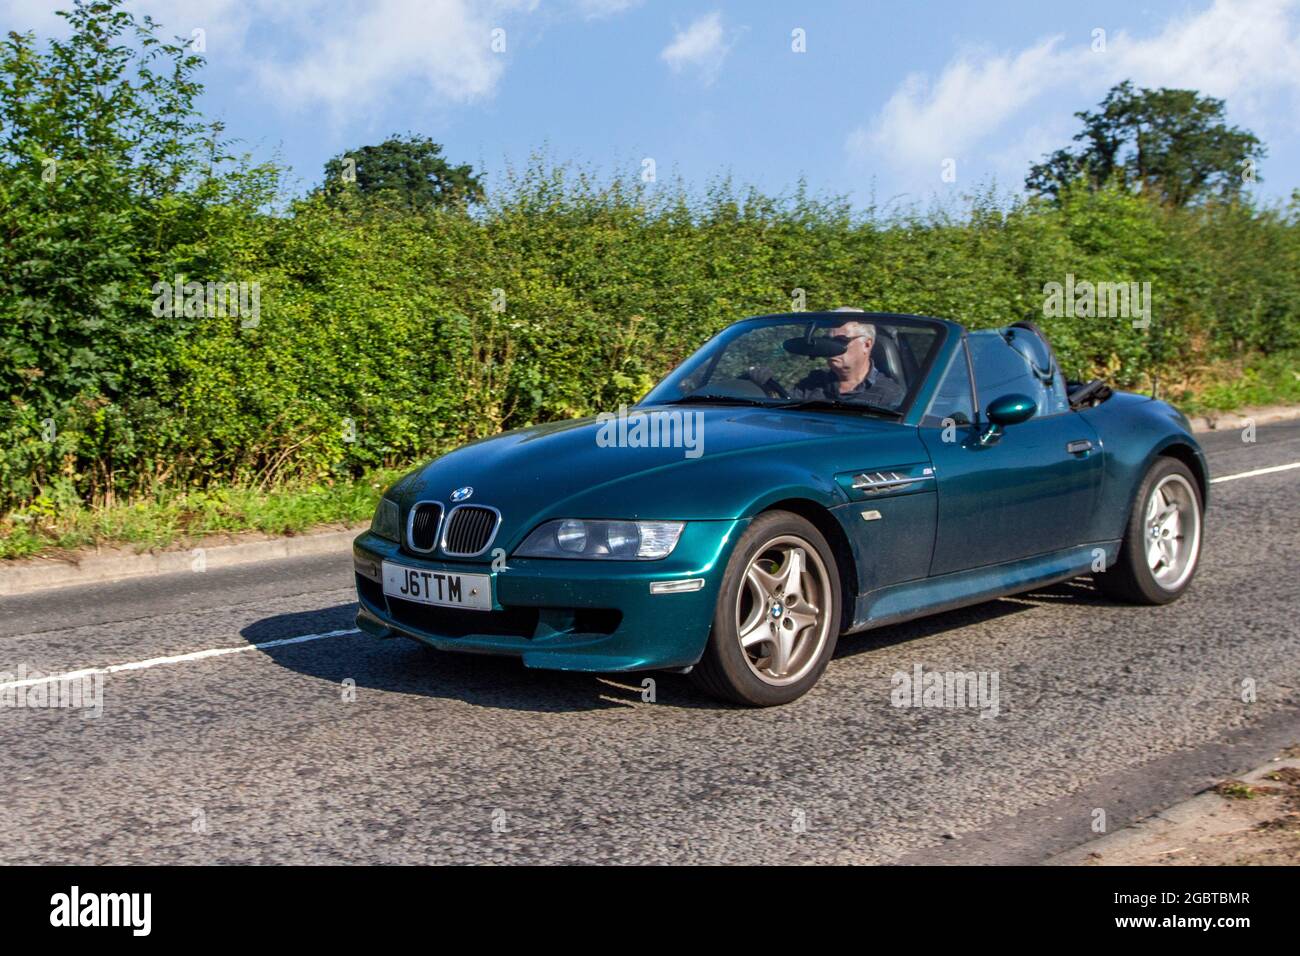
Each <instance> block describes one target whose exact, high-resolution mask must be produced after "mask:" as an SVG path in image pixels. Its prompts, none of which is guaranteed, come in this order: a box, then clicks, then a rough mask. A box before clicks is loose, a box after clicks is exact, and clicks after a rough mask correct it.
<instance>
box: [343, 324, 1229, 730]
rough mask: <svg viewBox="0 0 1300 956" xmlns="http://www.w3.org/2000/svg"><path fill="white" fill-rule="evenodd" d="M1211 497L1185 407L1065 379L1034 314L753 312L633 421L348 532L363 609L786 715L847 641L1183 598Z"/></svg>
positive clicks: (459, 473) (396, 623)
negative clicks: (877, 632)
mask: <svg viewBox="0 0 1300 956" xmlns="http://www.w3.org/2000/svg"><path fill="white" fill-rule="evenodd" d="M1208 487H1209V486H1208V475H1207V469H1206V463H1205V458H1204V455H1203V454H1202V452H1201V449H1200V447H1199V445H1198V444H1197V442H1196V440H1195V438H1193V437H1192V434H1191V431H1190V429H1189V427H1188V423H1187V420H1186V419H1185V418H1184V417H1183V416H1182V415H1181V414H1180V413H1179V412H1178V411H1176V410H1175V409H1174V408H1172V407H1170V406H1169V405H1167V404H1165V403H1164V402H1162V401H1158V400H1156V399H1153V398H1149V397H1147V396H1142V395H1135V394H1128V393H1124V392H1120V391H1114V390H1112V389H1110V388H1109V387H1108V386H1107V385H1105V384H1104V383H1103V382H1101V381H1091V382H1071V381H1066V379H1065V378H1064V376H1063V375H1062V372H1061V370H1060V368H1059V367H1058V365H1057V360H1056V357H1055V355H1054V353H1053V351H1052V348H1051V345H1050V344H1049V342H1048V341H1047V339H1046V338H1045V337H1044V335H1043V334H1042V333H1041V331H1040V330H1039V329H1038V328H1037V327H1035V326H1034V325H1033V324H1032V323H1016V324H1014V325H1011V326H1008V327H1006V328H1001V329H991V330H982V331H975V332H968V331H966V330H965V329H964V328H963V327H962V326H961V325H959V324H957V323H956V322H950V321H946V320H942V319H936V318H926V317H920V316H910V315H894V314H882V313H865V312H861V311H858V310H838V311H836V312H823V313H795V314H788V315H770V316H761V317H757V318H751V319H746V320H743V321H741V322H737V323H735V324H734V325H731V326H729V327H728V328H726V329H724V330H723V331H722V332H720V333H719V334H718V335H716V336H715V337H714V338H712V339H711V340H710V341H708V342H707V343H705V344H704V345H703V346H702V347H701V348H700V349H699V350H698V351H697V352H695V353H694V354H693V355H691V356H690V357H689V358H688V359H686V361H685V362H683V363H682V364H681V365H680V366H679V367H678V368H677V369H675V370H674V371H673V372H671V373H670V374H669V375H668V376H667V377H666V378H665V379H664V380H663V381H662V382H660V383H659V384H658V385H657V386H656V387H655V388H654V389H652V390H651V391H650V392H649V394H647V395H646V396H645V398H644V399H642V400H641V402H639V403H638V404H637V405H636V406H633V407H632V408H630V409H621V410H620V411H619V413H618V415H613V414H604V415H601V416H598V417H596V418H587V419H581V420H578V421H569V422H559V423H552V424H547V425H539V426H536V427H532V428H524V429H520V430H517V431H512V432H507V433H505V434H501V435H497V436H495V437H492V438H488V439H485V440H482V441H478V442H475V443H473V444H470V445H467V446H465V447H463V448H459V449H457V450H456V451H453V452H451V453H449V454H446V455H443V456H442V457H441V458H438V459H437V460H435V461H433V462H431V463H429V464H428V465H425V466H424V467H422V468H419V469H418V470H416V471H414V472H412V473H410V474H408V475H407V476H405V477H404V478H402V479H401V480H399V481H398V482H397V483H396V484H395V485H394V486H393V487H392V488H390V489H389V490H388V491H387V492H386V493H385V494H384V495H383V497H382V499H381V501H380V503H379V506H378V508H377V510H376V512H375V516H374V521H373V523H372V525H371V527H370V530H368V531H366V532H365V533H363V534H362V535H361V536H360V537H358V538H357V539H356V543H355V545H354V566H355V571H356V584H357V591H358V594H359V598H360V610H359V613H358V616H357V623H358V626H359V627H360V628H362V629H363V630H364V631H366V632H368V633H370V634H373V635H375V636H378V637H390V636H396V635H403V636H406V637H410V638H414V639H415V640H417V641H421V642H423V643H425V644H427V645H431V646H433V647H435V648H439V649H442V650H447V651H467V652H475V653H486V654H506V655H512V656H515V657H518V658H520V659H522V661H523V663H524V665H525V666H528V667H538V668H553V669H559V670H576V671H597V672H615V671H624V672H625V671H642V670H651V669H672V670H681V671H688V672H689V673H690V674H691V675H692V677H693V678H694V679H695V680H696V681H697V683H698V684H699V685H700V686H701V687H702V688H703V689H704V690H706V691H707V692H709V693H711V694H713V695H715V696H717V697H719V698H722V699H725V700H729V701H734V702H737V703H741V704H747V705H756V706H766V705H773V704H783V703H787V702H789V701H792V700H794V699H796V698H797V697H799V696H800V695H802V694H804V693H805V692H806V691H807V690H808V689H809V688H810V687H812V685H813V684H814V683H815V682H816V681H817V679H818V678H819V677H820V676H821V674H822V671H823V670H824V669H825V668H826V666H827V663H828V662H829V661H830V659H831V656H832V654H833V653H834V650H835V645H836V641H837V640H838V639H839V637H840V636H841V635H845V634H851V633H853V632H856V631H863V630H866V629H868V628H874V627H880V626H882V625H887V624H892V623H895V622H898V621H903V620H906V619H909V618H914V617H918V616H920V615H925V614H932V613H935V612H938V611H943V610H947V609H950V608H954V607H958V606H960V605H964V604H970V603H973V602H978V601H985V600H988V599H991V598H995V597H998V596H1001V595H1006V594H1011V593H1015V592H1019V591H1026V590H1030V589H1033V588H1039V587H1042V586H1044V585H1047V584H1050V583H1053V582H1057V581H1061V580H1065V579H1068V578H1072V577H1076V576H1081V575H1088V574H1090V575H1092V577H1093V580H1094V581H1095V582H1096V584H1097V586H1098V587H1099V588H1100V589H1101V590H1102V591H1104V592H1106V593H1108V594H1110V595H1113V596H1114V597H1117V598H1119V599H1122V600H1126V601H1133V602H1139V603H1145V604H1165V603H1168V602H1170V601H1173V600H1175V599H1176V598H1178V597H1179V595H1181V594H1182V593H1183V591H1184V590H1186V588H1187V587H1188V585H1189V583H1190V582H1191V580H1192V576H1193V574H1194V573H1195V571H1196V565H1197V558H1198V555H1199V552H1200V547H1201V531H1202V520H1203V515H1204V510H1205V505H1206V496H1207V492H1208Z"/></svg>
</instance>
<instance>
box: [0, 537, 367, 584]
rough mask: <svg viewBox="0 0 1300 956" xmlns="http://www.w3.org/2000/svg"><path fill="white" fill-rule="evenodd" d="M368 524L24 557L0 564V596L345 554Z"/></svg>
mask: <svg viewBox="0 0 1300 956" xmlns="http://www.w3.org/2000/svg"><path fill="white" fill-rule="evenodd" d="M369 526H370V525H369V523H368V522H367V523H365V524H358V525H354V526H352V527H349V528H345V529H344V530H342V531H338V530H334V531H318V532H315V533H313V534H302V535H294V536H293V537H286V538H267V539H265V540H261V541H241V542H237V543H235V544H221V545H203V546H196V547H194V548H190V549H187V550H178V551H155V552H151V553H148V554H134V553H132V552H130V551H110V552H107V553H102V554H87V555H84V556H82V557H74V558H72V559H70V560H58V559H55V558H29V559H26V560H24V561H23V562H22V563H21V565H19V566H18V567H8V568H6V567H0V596H10V597H12V596H14V595H18V594H29V593H31V592H34V591H45V590H53V589H55V588H61V587H67V586H69V585H73V584H108V583H111V582H114V581H124V580H128V579H130V578H140V577H151V576H153V575H157V574H176V573H178V572H181V571H194V570H195V568H196V562H200V561H201V562H202V567H203V569H204V570H206V571H213V570H216V569H218V568H229V567H234V566H236V565H240V564H253V563H255V562H258V561H272V560H276V559H278V558H300V557H306V556H308V555H313V554H347V553H348V552H350V551H351V550H352V540H353V539H354V538H355V537H356V536H357V535H358V534H359V533H361V531H363V530H364V529H365V528H368V527H369Z"/></svg>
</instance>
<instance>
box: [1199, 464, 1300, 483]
mask: <svg viewBox="0 0 1300 956" xmlns="http://www.w3.org/2000/svg"><path fill="white" fill-rule="evenodd" d="M1292 468H1300V461H1293V462H1291V464H1289V465H1274V466H1273V467H1272V468H1256V469H1255V470H1254V471H1243V472H1241V473H1240V474H1236V475H1224V476H1223V477H1222V478H1211V479H1210V484H1212V485H1213V484H1216V483H1217V482H1220V481H1236V480H1237V479H1238V478H1254V477H1255V476H1256V475H1272V474H1274V473H1276V472H1279V471H1290V470H1291V469H1292Z"/></svg>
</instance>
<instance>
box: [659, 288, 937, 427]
mask: <svg viewBox="0 0 1300 956" xmlns="http://www.w3.org/2000/svg"><path fill="white" fill-rule="evenodd" d="M944 334H945V332H944V326H943V324H942V323H940V322H937V321H933V320H923V319H905V318H902V317H886V316H876V315H870V314H866V313H861V314H858V313H845V314H834V315H821V316H817V317H809V318H806V319H804V318H788V319H779V320H774V319H762V320H751V321H748V322H741V323H738V324H737V325H735V326H732V327H731V328H729V329H726V330H725V331H723V332H722V333H721V334H719V335H718V336H716V337H715V338H714V339H712V340H711V341H709V342H708V343H707V344H705V345H704V347H703V348H701V349H700V350H699V351H698V352H696V353H695V354H694V355H692V356H691V357H690V358H689V359H687V360H686V361H685V362H683V363H682V365H681V366H679V367H678V368H677V369H675V370H674V371H673V372H671V373H670V374H669V375H668V376H667V377H666V378H664V380H663V381H662V382H660V383H659V384H658V385H657V386H655V388H654V389H653V390H652V391H651V392H650V393H649V394H648V395H647V396H646V397H645V399H643V400H642V402H643V404H656V403H675V402H688V401H696V402H715V403H718V404H725V403H728V402H730V403H735V404H755V405H770V406H773V407H783V406H784V407H789V406H804V407H807V406H817V407H848V408H857V409H862V410H866V411H880V412H885V413H895V414H901V413H903V412H904V411H906V409H907V408H908V406H909V405H910V403H911V400H912V398H913V396H914V395H915V393H916V391H917V390H918V389H919V387H920V385H921V382H922V380H923V378H924V376H925V374H926V372H927V371H928V369H929V366H930V364H931V363H932V361H933V357H934V354H935V352H936V350H937V349H938V347H939V346H940V344H941V343H942V341H943V337H944Z"/></svg>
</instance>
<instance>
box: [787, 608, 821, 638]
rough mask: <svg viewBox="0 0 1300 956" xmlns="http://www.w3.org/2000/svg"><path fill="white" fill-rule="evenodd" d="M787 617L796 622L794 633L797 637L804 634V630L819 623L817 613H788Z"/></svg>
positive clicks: (800, 611) (799, 611) (802, 611)
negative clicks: (801, 633)
mask: <svg viewBox="0 0 1300 956" xmlns="http://www.w3.org/2000/svg"><path fill="white" fill-rule="evenodd" d="M786 616H787V617H789V618H790V620H792V621H794V632H793V633H794V634H795V635H798V634H799V633H800V632H802V631H803V629H804V628H806V627H812V626H813V625H815V624H816V623H817V614H816V612H815V611H814V612H813V613H808V612H807V611H804V610H798V611H787V612H786Z"/></svg>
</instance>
